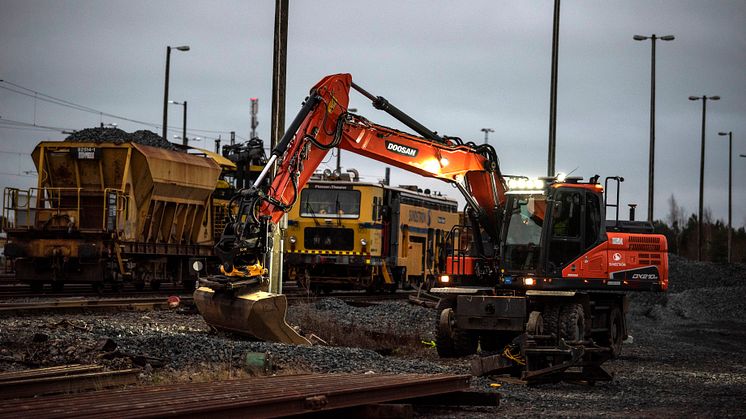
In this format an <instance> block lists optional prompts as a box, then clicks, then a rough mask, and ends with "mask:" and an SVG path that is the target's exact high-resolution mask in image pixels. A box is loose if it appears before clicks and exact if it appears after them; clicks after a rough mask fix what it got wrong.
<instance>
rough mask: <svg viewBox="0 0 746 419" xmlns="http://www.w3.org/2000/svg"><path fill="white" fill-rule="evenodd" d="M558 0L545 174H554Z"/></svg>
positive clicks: (555, 12)
mask: <svg viewBox="0 0 746 419" xmlns="http://www.w3.org/2000/svg"><path fill="white" fill-rule="evenodd" d="M559 24H560V0H554V24H553V26H552V76H551V86H550V87H549V151H548V153H547V154H548V156H547V160H548V161H547V176H549V177H552V176H554V162H555V157H556V151H557V62H558V61H559Z"/></svg>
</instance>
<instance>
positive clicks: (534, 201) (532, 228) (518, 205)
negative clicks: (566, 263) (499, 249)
mask: <svg viewBox="0 0 746 419" xmlns="http://www.w3.org/2000/svg"><path fill="white" fill-rule="evenodd" d="M509 208H510V213H509V217H510V221H509V222H508V231H507V232H506V238H505V247H504V258H505V260H504V265H505V267H506V269H536V268H537V266H538V263H539V253H540V250H541V230H542V227H543V225H544V220H545V217H546V210H547V201H546V197H544V196H543V195H536V196H527V197H516V198H515V199H514V200H513V201H512V205H510V207H509Z"/></svg>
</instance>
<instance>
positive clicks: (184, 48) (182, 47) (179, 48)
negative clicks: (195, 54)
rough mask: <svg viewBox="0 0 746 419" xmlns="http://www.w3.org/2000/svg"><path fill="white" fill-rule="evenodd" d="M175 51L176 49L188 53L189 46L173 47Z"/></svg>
mask: <svg viewBox="0 0 746 419" xmlns="http://www.w3.org/2000/svg"><path fill="white" fill-rule="evenodd" d="M174 48H175V49H178V50H179V51H189V45H182V46H180V47H174Z"/></svg>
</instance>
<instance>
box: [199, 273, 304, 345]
mask: <svg viewBox="0 0 746 419" xmlns="http://www.w3.org/2000/svg"><path fill="white" fill-rule="evenodd" d="M194 303H195V304H196V305H197V309H198V310H199V312H200V314H201V315H202V317H203V318H204V319H205V321H206V322H207V324H209V325H210V326H212V327H214V328H216V329H218V330H224V331H229V332H234V333H238V334H242V335H247V336H250V337H252V338H255V339H259V340H263V341H268V342H280V343H287V344H294V345H310V344H311V342H309V341H308V340H307V339H306V338H304V337H303V336H301V335H299V334H298V333H297V332H296V331H295V330H293V328H291V327H290V325H288V324H287V322H286V321H285V314H286V313H287V308H288V300H287V297H286V296H285V295H283V294H272V293H269V292H264V291H215V290H213V289H212V288H209V287H205V286H202V287H199V288H198V289H197V290H196V291H194Z"/></svg>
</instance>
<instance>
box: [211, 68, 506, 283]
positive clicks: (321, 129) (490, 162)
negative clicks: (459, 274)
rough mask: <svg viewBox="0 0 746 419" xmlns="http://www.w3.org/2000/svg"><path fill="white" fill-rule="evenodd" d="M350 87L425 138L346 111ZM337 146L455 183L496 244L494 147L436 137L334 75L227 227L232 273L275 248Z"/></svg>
mask: <svg viewBox="0 0 746 419" xmlns="http://www.w3.org/2000/svg"><path fill="white" fill-rule="evenodd" d="M351 88H354V89H356V90H358V91H360V92H361V93H362V94H363V95H364V96H366V97H367V98H369V99H371V100H372V102H373V105H374V106H375V107H376V108H378V109H381V110H384V111H386V112H387V113H389V114H390V115H392V116H394V117H395V118H397V119H398V120H400V121H401V122H403V123H404V124H406V125H407V126H409V127H410V128H412V129H414V130H415V131H417V132H418V133H419V134H421V135H422V136H416V135H412V134H408V133H405V132H402V131H399V130H396V129H393V128H389V127H385V126H382V125H378V124H375V123H372V122H370V121H369V120H367V119H365V118H363V117H361V116H359V115H355V114H351V113H348V112H347V109H348V103H349V93H350V89H351ZM336 147H339V148H341V149H343V150H348V151H351V152H353V153H356V154H360V155H362V156H366V157H369V158H371V159H374V160H377V161H380V162H383V163H386V164H389V165H392V166H396V167H399V168H401V169H404V170H407V171H410V172H412V173H416V174H419V175H422V176H426V177H431V178H437V179H441V180H443V181H446V182H448V183H452V184H454V185H455V186H456V187H457V188H458V189H459V191H460V192H461V194H462V195H463V196H464V198H465V199H466V201H467V203H468V205H469V206H470V207H471V209H472V211H473V212H474V213H475V214H476V215H477V219H478V220H480V225H482V226H483V228H484V229H485V231H486V232H487V233H488V235H489V236H490V238H491V239H492V241H493V242H495V243H496V242H497V239H498V237H499V231H498V228H499V226H500V225H501V223H500V220H501V211H502V205H503V204H504V201H505V190H506V187H505V180H504V178H503V177H502V174H501V173H500V169H499V165H498V161H497V156H496V153H495V151H494V149H493V148H492V147H491V146H489V145H486V144H480V145H477V144H474V143H463V141H461V140H460V139H459V138H454V137H441V136H438V135H437V134H436V133H434V132H432V131H430V130H428V129H427V128H425V127H424V126H422V125H421V124H420V123H418V122H417V121H415V120H414V119H412V118H411V117H409V116H408V115H406V114H405V113H404V112H402V111H401V110H399V109H398V108H396V107H394V106H393V105H391V104H390V103H389V102H388V101H386V99H384V98H382V97H380V96H379V97H375V96H373V95H371V94H370V93H368V92H367V91H365V90H364V89H362V88H361V87H359V86H358V85H356V84H355V83H353V82H352V76H350V75H349V74H336V75H331V76H327V77H325V78H324V79H322V80H321V81H320V82H319V83H317V84H316V85H315V86H314V87H313V88H312V89H311V92H310V95H309V97H308V98H307V99H306V101H305V102H304V104H303V108H302V109H301V111H300V113H299V114H298V115H297V116H296V118H295V119H294V120H293V122H292V123H291V125H290V127H289V129H288V130H287V132H286V133H285V135H284V136H283V138H282V139H281V141H280V142H279V143H278V145H277V146H276V147H275V149H274V150H272V154H271V156H270V159H269V161H268V163H267V165H266V167H265V168H264V170H263V171H262V173H261V174H260V176H259V177H258V179H257V180H256V182H255V184H254V185H253V186H252V187H251V188H248V189H246V190H242V191H241V192H240V194H239V195H238V198H239V208H240V210H239V216H238V217H237V219H236V220H233V223H229V224H230V225H229V226H228V229H227V231H226V232H227V233H228V234H227V236H226V235H224V236H226V237H224V240H221V243H219V244H218V254H219V256H221V258H222V259H223V261H224V267H223V270H224V272H225V273H226V274H231V272H233V274H234V275H236V276H239V275H240V276H245V275H246V273H245V270H241V269H239V271H238V272H237V271H236V270H235V269H236V266H244V267H245V266H255V264H256V263H260V260H261V256H262V255H263V254H264V253H265V252H266V251H267V247H268V245H269V243H268V242H266V237H267V233H268V231H269V230H271V228H272V226H273V225H274V224H276V223H277V222H278V221H279V220H280V218H281V217H282V215H283V214H284V213H285V212H287V211H288V210H289V209H290V208H291V207H292V206H293V205H294V203H295V202H296V200H297V198H298V194H299V192H300V190H301V189H302V188H303V186H304V185H305V184H306V182H307V181H308V179H309V178H310V177H311V175H312V174H313V172H314V171H315V170H316V168H317V167H318V166H319V164H320V163H321V162H322V161H323V160H324V158H325V156H326V155H327V153H328V152H329V150H331V149H333V148H336ZM275 164H277V168H276V175H275V176H274V177H273V178H272V179H271V183H269V186H268V187H265V188H262V187H261V185H262V183H263V181H264V179H265V178H266V177H267V176H269V175H270V172H271V170H272V168H273V166H274V165H275ZM230 230H232V231H230ZM254 272H257V271H256V270H254Z"/></svg>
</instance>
